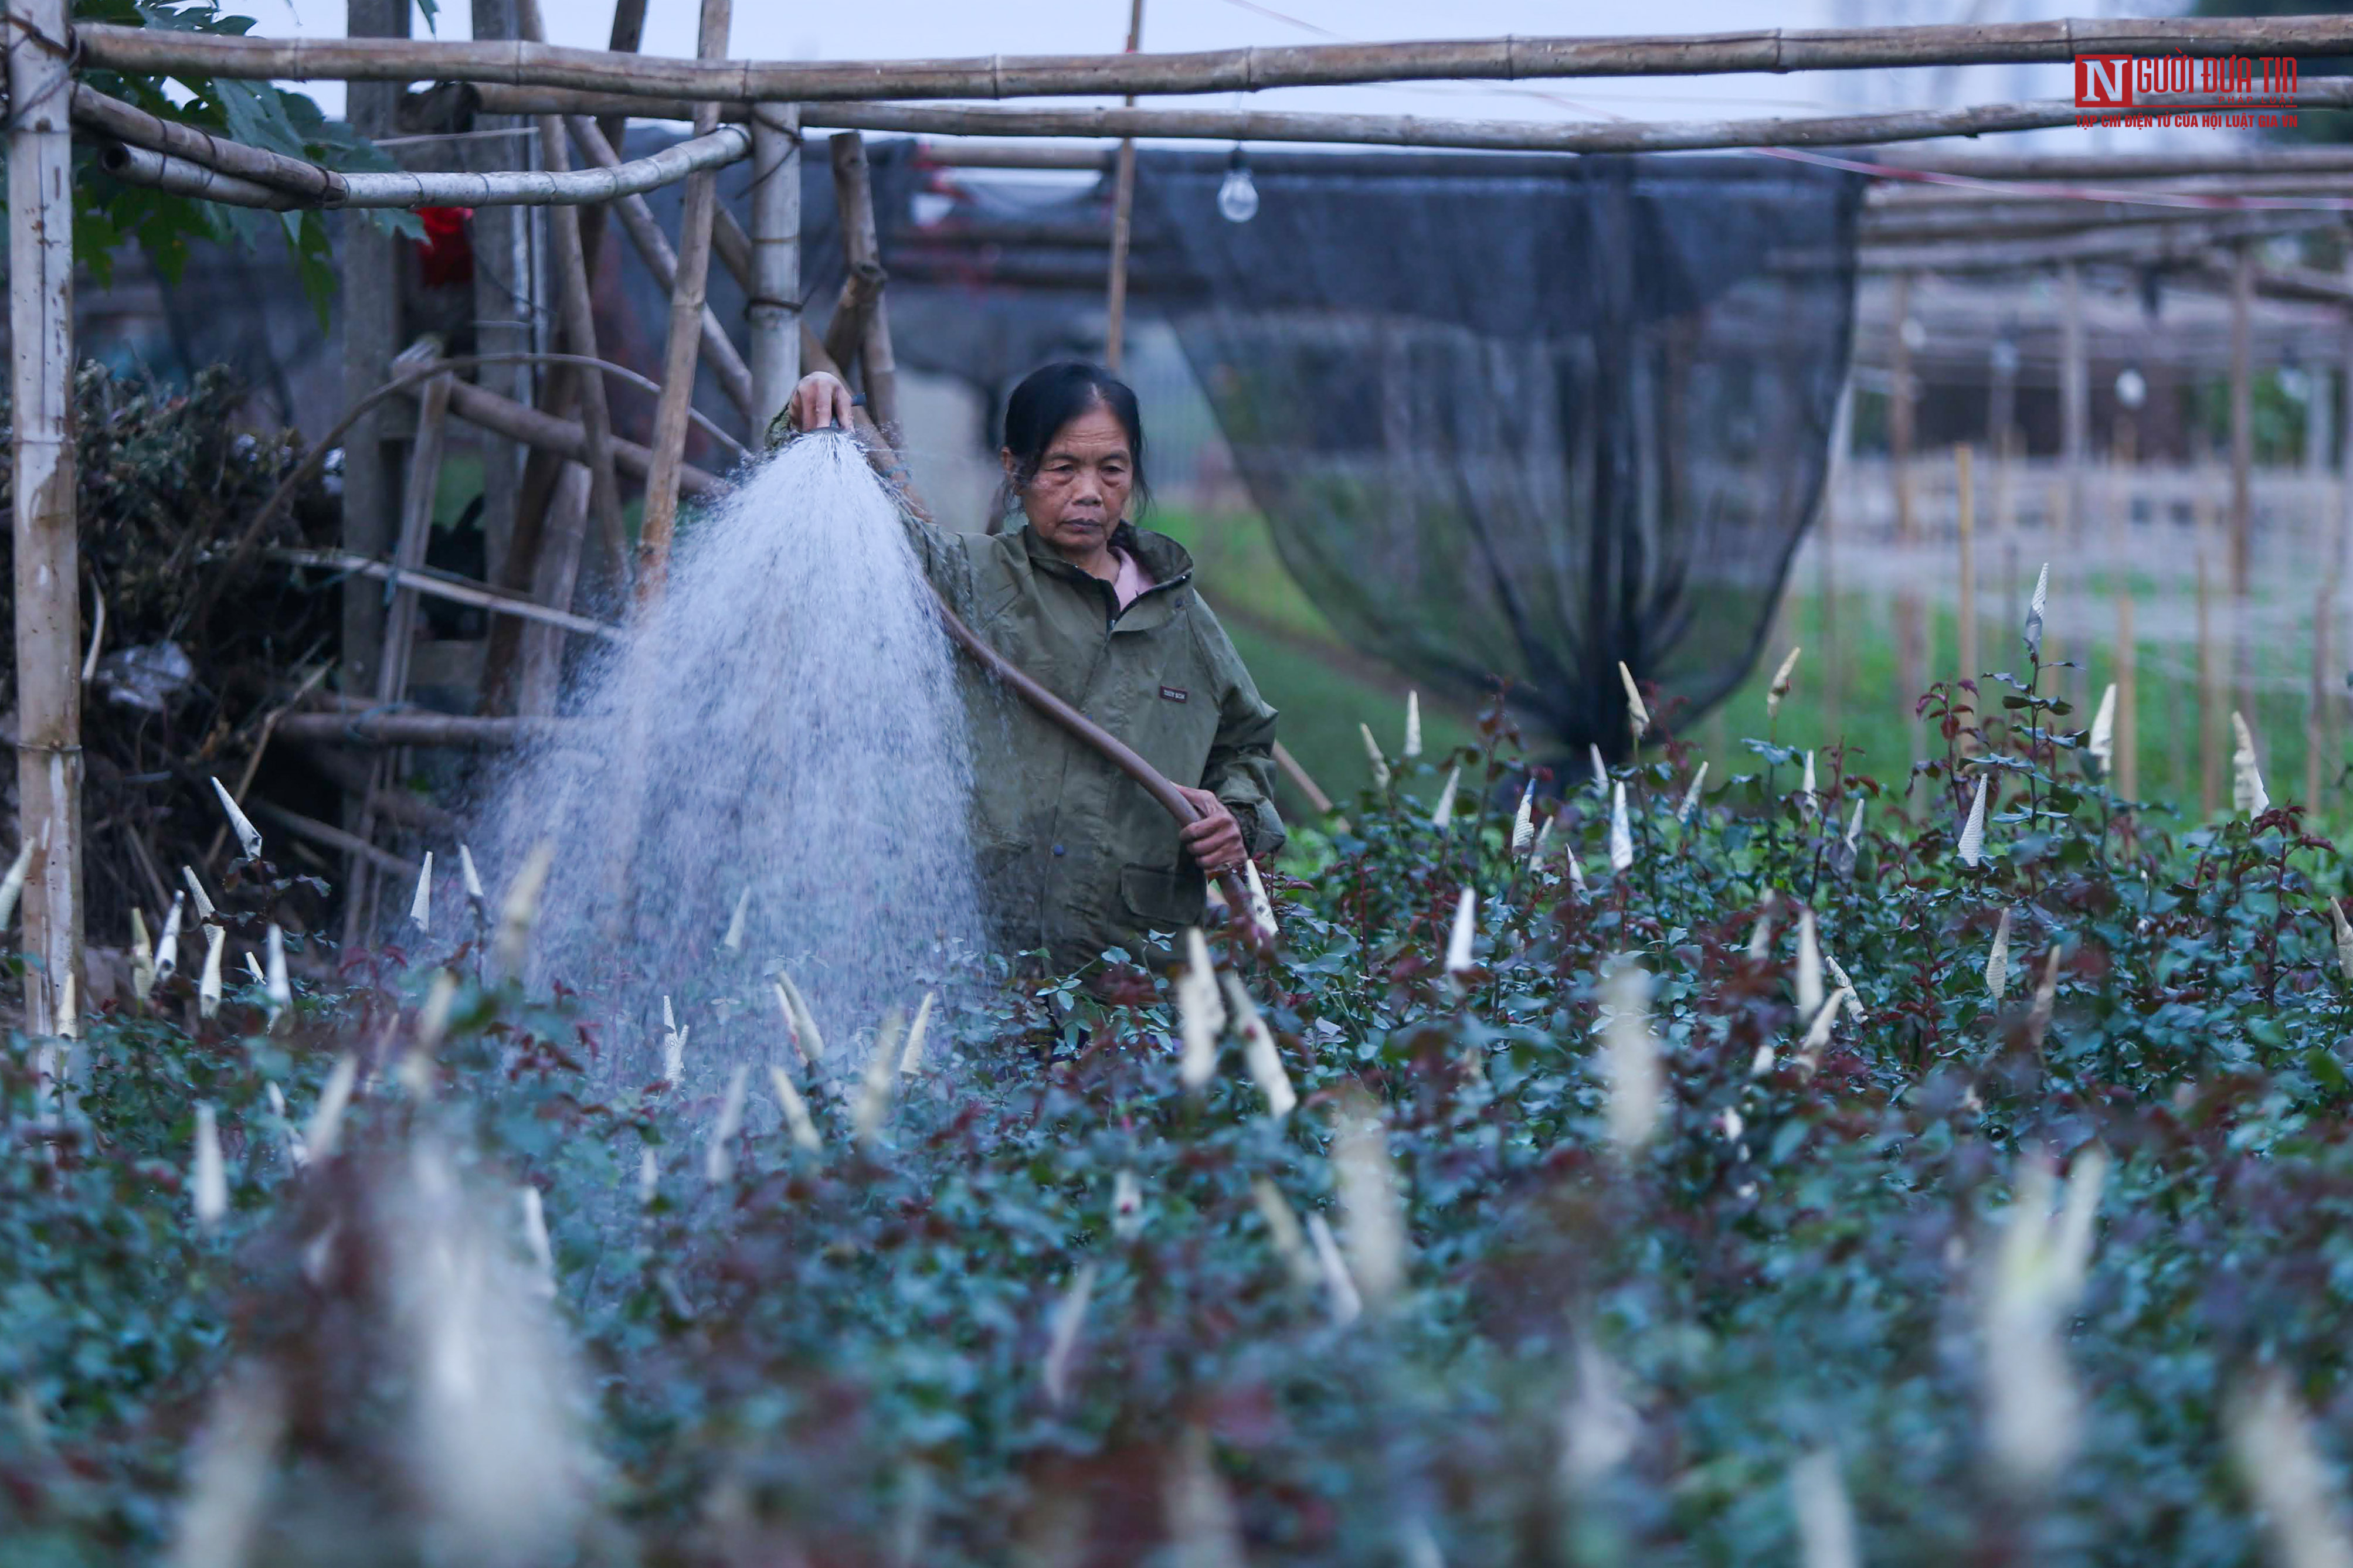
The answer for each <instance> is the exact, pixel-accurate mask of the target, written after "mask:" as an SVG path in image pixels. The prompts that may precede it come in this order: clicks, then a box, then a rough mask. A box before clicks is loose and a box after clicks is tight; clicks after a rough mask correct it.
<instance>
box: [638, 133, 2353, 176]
mask: <svg viewBox="0 0 2353 1568" xmlns="http://www.w3.org/2000/svg"><path fill="white" fill-rule="evenodd" d="M680 118H683V116H681V117H680ZM1882 162H1883V163H1887V164H1888V165H1889V166H1890V167H1892V168H1896V169H1903V170H1907V171H1908V170H1918V171H1920V172H1922V173H1926V174H1958V175H1962V176H1964V177H1966V178H1971V179H1979V180H2015V181H2033V180H2099V181H2102V182H2115V181H2117V180H2177V179H2199V178H2203V177H2208V176H2214V177H2222V176H2230V175H2237V174H2353V147H2343V146H2337V147H2327V146H2315V147H2283V146H2279V145H2276V144H2262V143H2246V144H2242V145H2238V146H2232V147H2223V148H2216V149H2211V150H2210V149H2206V148H2200V149H2198V150H2197V151H2194V152H2189V151H2184V152H2177V153H1956V154H1943V153H1920V152H1905V153H1894V154H1892V155H1890V156H1889V157H1887V158H1885V159H1883V160H1882ZM2231 188H2232V189H2237V188H2239V187H2238V186H2237V185H2235V184H2233V185H2232V187H2231Z"/></svg>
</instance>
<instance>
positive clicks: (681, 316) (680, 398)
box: [638, 0, 756, 604]
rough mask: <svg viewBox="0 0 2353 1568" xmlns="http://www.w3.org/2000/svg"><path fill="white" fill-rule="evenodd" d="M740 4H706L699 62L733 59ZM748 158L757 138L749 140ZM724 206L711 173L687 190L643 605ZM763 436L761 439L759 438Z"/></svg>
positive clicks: (659, 542) (700, 133)
mask: <svg viewBox="0 0 2353 1568" xmlns="http://www.w3.org/2000/svg"><path fill="white" fill-rule="evenodd" d="M731 19H732V0H702V26H701V28H700V30H699V31H698V34H697V37H696V51H697V54H698V55H699V57H700V58H702V59H703V60H705V61H710V62H716V61H719V60H722V59H723V58H725V57H726V54H727V32H728V26H729V23H730V21H731ZM718 120H719V106H718V105H717V104H715V103H706V104H703V105H701V106H700V107H699V108H698V109H697V110H696V111H695V116H694V132H695V135H696V136H697V137H704V136H709V135H712V133H713V132H712V127H713V126H715V125H716V124H717V123H718ZM745 145H746V148H747V150H748V148H749V145H750V138H749V137H748V135H747V136H746V138H745ZM718 205H719V178H718V176H717V175H716V174H712V173H710V172H708V171H706V172H704V173H702V174H695V175H692V176H691V177H690V178H689V179H688V180H687V182H686V200H685V203H684V205H683V206H682V207H681V211H680V215H679V237H678V286H677V287H676V288H675V289H672V290H671V292H670V338H669V342H668V345H667V352H666V353H665V355H664V357H663V361H662V391H661V398H660V401H659V402H658V403H657V404H655V405H654V431H653V443H652V445H653V451H654V461H653V467H652V468H651V469H649V471H648V472H647V475H646V509H645V517H644V521H643V522H642V523H641V524H640V525H639V527H638V602H639V603H641V604H645V603H650V602H651V601H653V600H655V599H658V598H659V597H660V596H661V591H662V586H663V584H664V583H665V582H666V581H667V579H668V577H669V574H670V534H671V531H673V529H675V528H676V526H677V523H678V476H679V468H680V467H681V465H682V464H683V463H684V462H685V461H686V413H687V409H688V407H689V406H690V405H691V402H692V400H693V397H694V371H695V365H696V363H698V362H699V361H700V359H701V357H702V307H703V300H704V295H705V286H706V284H707V282H708V280H709V276H710V270H711V224H712V210H713V209H714V208H716V207H717V206H718ZM755 434H756V432H755Z"/></svg>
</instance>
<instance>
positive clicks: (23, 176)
mask: <svg viewBox="0 0 2353 1568" xmlns="http://www.w3.org/2000/svg"><path fill="white" fill-rule="evenodd" d="M8 29H9V38H8V101H9V103H10V105H11V106H12V107H13V108H14V109H15V110H16V113H15V115H14V117H13V118H12V119H11V120H10V121H9V127H8V328H9V331H10V333H11V334H12V341H13V342H14V344H15V349H16V353H15V361H16V363H15V370H14V374H12V376H11V377H10V381H9V385H10V389H11V392H12V394H13V395H14V397H15V400H16V416H15V420H14V428H13V429H12V431H11V440H10V452H9V458H10V466H11V472H12V475H13V479H14V483H15V486H16V495H15V517H14V527H15V533H14V549H15V553H16V804H17V818H16V821H17V832H18V834H19V835H20V838H19V842H20V843H21V844H30V845H32V846H33V861H32V865H31V867H30V868H28V869H27V871H26V879H25V890H24V898H23V902H22V903H21V904H20V906H19V908H20V909H22V910H23V912H24V942H23V950H24V952H26V954H27V955H28V956H29V957H30V958H31V959H32V960H33V961H34V962H33V965H32V966H31V967H28V968H27V969H26V973H25V1029H26V1033H27V1034H30V1035H35V1036H43V1035H53V1034H56V1033H57V1032H58V1025H59V1022H60V1020H59V1018H58V1005H59V1002H60V1000H61V997H62V994H63V992H64V990H65V988H66V987H67V986H68V985H72V986H74V987H75V988H76V989H77V990H79V989H80V985H81V979H82V950H81V922H82V908H81V780H82V755H81V557H80V546H79V537H78V535H77V532H76V529H77V521H76V511H75V502H76V496H77V489H78V485H79V477H78V475H77V474H76V472H75V463H74V338H73V201H74V198H73V134H72V131H71V128H70V127H69V124H68V122H67V111H68V105H69V102H70V101H71V90H72V86H73V79H72V76H71V73H70V60H71V53H70V44H69V33H68V31H67V0H9V5H8Z"/></svg>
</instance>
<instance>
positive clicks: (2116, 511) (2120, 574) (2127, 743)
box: [2108, 412, 2140, 800]
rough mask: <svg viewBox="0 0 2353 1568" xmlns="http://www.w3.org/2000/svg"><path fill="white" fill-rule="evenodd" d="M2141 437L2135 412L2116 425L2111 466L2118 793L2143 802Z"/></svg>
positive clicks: (2111, 538) (2109, 503)
mask: <svg viewBox="0 0 2353 1568" xmlns="http://www.w3.org/2000/svg"><path fill="white" fill-rule="evenodd" d="M2138 446H2139V436H2138V430H2137V426H2136V425H2135V423H2134V421H2133V419H2132V417H2131V416H2130V414H2129V413H2128V412H2127V414H2126V416H2125V417H2124V418H2123V419H2121V420H2120V421H2119V422H2118V425H2117V427H2116V461H2115V462H2114V463H2112V464H2111V465H2110V467H2109V485H2108V510H2109V540H2110V545H2111V554H2112V557H2113V563H2112V564H2111V566H2110V568H2109V569H2110V570H2111V571H2113V572H2114V573H2115V574H2116V588H2115V591H2116V728H2115V731H2114V735H2113V737H2112V738H2113V740H2114V742H2115V745H2116V793H2117V794H2118V795H2123V796H2124V797H2125V798H2126V799H2127V800H2137V799H2138V798H2140V643H2139V640H2138V635H2137V632H2136V631H2135V629H2134V626H2133V616H2134V607H2133V549H2132V520H2133V499H2132V477H2133V474H2134V472H2135V471H2136V466H2137V463H2138V460H2139V456H2140V454H2139V450H2138Z"/></svg>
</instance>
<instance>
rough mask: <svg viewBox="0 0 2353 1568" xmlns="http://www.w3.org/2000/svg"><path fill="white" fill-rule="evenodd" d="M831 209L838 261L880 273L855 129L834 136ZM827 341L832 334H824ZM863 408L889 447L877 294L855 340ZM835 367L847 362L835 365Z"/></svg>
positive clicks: (885, 338)
mask: <svg viewBox="0 0 2353 1568" xmlns="http://www.w3.org/2000/svg"><path fill="white" fill-rule="evenodd" d="M832 153H833V195H834V205H835V208H836V210H837V211H838V212H839V214H840V218H841V248H842V258H843V259H844V260H845V261H846V262H847V263H848V264H849V269H850V271H852V272H859V271H863V270H867V269H870V268H871V270H872V272H873V273H874V274H875V275H877V276H880V275H881V272H882V246H881V239H880V238H879V237H878V235H877V232H876V228H875V223H874V181H873V178H872V175H871V173H870V172H869V170H868V169H867V166H866V139H865V138H864V137H862V136H860V134H859V133H858V132H855V131H844V132H840V133H839V134H838V135H836V136H835V137H834V138H833V141H832ZM827 337H828V342H829V341H830V340H831V337H832V334H831V333H830V332H828V334H827ZM859 361H860V370H861V372H862V373H863V379H864V381H865V385H866V406H867V408H868V409H869V410H870V411H871V413H872V414H873V416H874V423H875V424H876V425H877V426H881V428H882V429H883V430H884V431H885V432H887V433H888V434H889V435H890V437H891V439H892V444H893V445H896V444H897V443H898V441H899V440H900V439H901V438H902V437H901V436H900V432H899V368H898V359H897V355H896V354H895V353H894V352H893V351H892V346H891V307H890V303H889V301H888V300H885V299H884V298H883V297H882V296H881V294H880V293H879V292H878V293H877V295H876V296H875V300H874V307H873V310H871V312H870V313H869V315H868V316H867V319H866V329H865V332H864V334H863V335H862V337H861V338H860V342H859ZM837 363H847V362H843V361H839V360H838V361H837Z"/></svg>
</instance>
